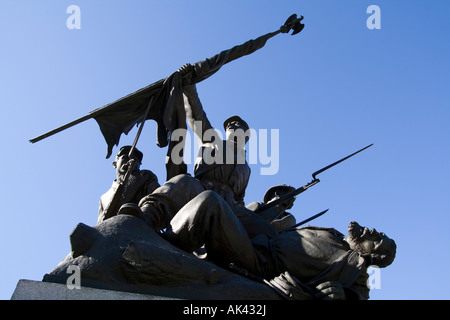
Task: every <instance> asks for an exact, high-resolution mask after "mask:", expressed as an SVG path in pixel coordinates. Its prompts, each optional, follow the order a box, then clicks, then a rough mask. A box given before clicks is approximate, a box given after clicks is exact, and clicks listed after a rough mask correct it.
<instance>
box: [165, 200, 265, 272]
mask: <svg viewBox="0 0 450 320" xmlns="http://www.w3.org/2000/svg"><path fill="white" fill-rule="evenodd" d="M165 238H166V239H167V240H168V241H169V242H171V243H172V244H174V245H175V246H177V247H179V248H180V249H183V250H185V251H187V252H193V251H194V250H195V249H197V248H200V247H201V246H202V245H203V244H205V248H206V251H207V253H208V259H210V260H211V261H213V262H214V263H216V264H217V265H219V266H222V267H227V266H228V265H229V264H230V263H231V262H233V263H234V264H236V265H238V266H240V267H242V268H245V269H247V270H248V271H249V272H252V273H255V274H257V273H259V272H258V271H259V270H258V269H259V265H258V259H257V256H256V253H255V251H254V249H253V246H252V244H251V242H250V239H249V237H248V235H247V231H246V230H245V228H244V227H243V225H242V224H241V223H240V221H239V219H238V218H237V217H236V215H235V214H234V212H233V211H232V210H231V208H230V207H229V206H228V204H227V203H226V202H225V200H223V198H222V197H220V196H219V195H218V194H217V193H215V192H213V191H204V192H202V193H200V194H199V195H198V196H197V197H195V198H194V199H192V200H191V201H190V202H189V203H187V204H186V205H185V206H184V207H183V208H181V210H180V211H178V213H177V214H176V216H175V217H174V218H173V219H172V221H171V222H170V227H169V228H167V231H166V234H165Z"/></svg>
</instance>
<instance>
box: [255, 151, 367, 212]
mask: <svg viewBox="0 0 450 320" xmlns="http://www.w3.org/2000/svg"><path fill="white" fill-rule="evenodd" d="M371 146H373V143H372V144H370V145H368V146H367V147H364V148H362V149H360V150H358V151H356V152H354V153H352V154H351V155H348V156H346V157H344V158H342V159H340V160H338V161H336V162H333V163H332V164H330V165H328V166H326V167H323V168H322V169H319V170H317V171H316V172H314V173H313V174H312V177H313V180H312V181H311V182H310V183H308V184H306V185H304V186H302V187H300V188H298V189H296V190H294V191H291V192H289V193H286V194H284V195H282V196H281V197H280V198H278V199H276V200H274V201H271V202H269V203H266V204H265V205H263V206H261V207H259V208H258V209H256V210H255V212H256V213H260V212H263V211H266V210H268V209H270V208H273V207H275V206H277V205H279V204H280V203H282V202H285V201H287V200H289V199H291V198H292V197H295V196H297V195H299V194H300V193H302V192H304V191H306V190H308V189H309V188H311V187H312V186H314V185H316V184H317V183H319V182H320V180H319V179H317V178H316V176H317V175H318V174H320V173H322V172H324V171H326V170H328V169H330V168H331V167H334V166H335V165H337V164H339V163H341V162H342V161H345V160H347V159H348V158H350V157H353V156H354V155H356V154H357V153H360V152H361V151H363V150H365V149H367V148H369V147H371Z"/></svg>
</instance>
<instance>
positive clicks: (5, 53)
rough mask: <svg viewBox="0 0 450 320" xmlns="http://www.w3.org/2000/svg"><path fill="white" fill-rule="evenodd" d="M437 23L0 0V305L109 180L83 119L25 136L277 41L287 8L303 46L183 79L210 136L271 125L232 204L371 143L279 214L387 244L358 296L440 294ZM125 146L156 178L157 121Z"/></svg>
mask: <svg viewBox="0 0 450 320" xmlns="http://www.w3.org/2000/svg"><path fill="white" fill-rule="evenodd" d="M72 4H75V5H78V6H79V7H80V9H81V29H78V30H77V29H74V30H69V29H68V28H67V25H66V20H67V18H68V17H69V16H70V14H68V13H66V10H67V8H68V7H69V5H72ZM369 5H378V6H379V8H380V9H381V29H374V30H370V29H368V28H367V25H366V20H367V19H368V18H369V17H370V14H368V13H366V10H367V8H368V7H369ZM449 11H450V2H448V1H437V0H435V1H416V0H407V1H406V0H404V1H401V0H398V1H385V0H373V1H365V0H353V1H350V0H347V1H312V0H310V1H267V0H262V1H261V0H259V1H256V0H251V1H235V0H233V1H181V0H180V1H173V0H172V1H162V0H160V1H150V0H149V1H137V0H136V1H82V0H73V1H31V0H30V1H19V0H14V1H13V0H2V1H1V2H0V44H1V47H2V49H1V51H0V70H1V71H0V114H1V122H2V125H1V127H0V130H1V131H0V133H1V134H0V139H1V140H0V141H1V146H2V149H3V156H2V160H1V163H2V168H3V174H2V176H3V177H4V178H3V183H2V184H1V187H0V191H1V192H0V195H1V199H2V209H1V216H2V219H1V223H0V237H1V238H0V246H1V252H2V259H1V263H0V299H9V298H10V297H11V295H12V293H13V291H14V289H15V286H16V284H17V282H18V280H19V279H30V280H41V279H42V277H43V275H44V274H45V273H47V272H49V271H51V270H52V269H53V268H54V267H55V266H56V265H57V264H58V263H59V262H60V261H61V260H62V259H63V258H64V257H65V256H66V255H67V254H68V253H69V251H70V244H69V234H70V232H71V231H72V230H73V228H74V227H75V226H76V224H77V223H79V222H83V223H85V224H88V225H94V224H95V223H96V218H97V204H98V200H99V197H100V195H101V194H103V193H104V192H105V191H106V190H108V188H109V187H110V185H111V183H112V181H113V179H114V177H115V172H114V169H113V167H112V166H111V163H112V161H113V159H112V158H110V159H105V155H106V143H105V142H104V139H103V137H102V135H101V133H100V130H99V129H98V125H97V123H96V122H95V121H94V120H89V121H87V122H84V123H82V124H79V125H77V126H75V127H73V128H70V129H68V130H66V131H64V132H61V133H59V134H57V135H55V136H52V137H50V138H47V139H45V140H43V141H40V142H38V143H36V144H30V143H29V142H28V140H29V139H31V138H34V137H35V136H38V135H40V134H42V133H44V132H46V131H49V130H51V129H54V128H56V127H58V126H60V125H62V124H65V123H66V122H69V121H72V120H74V119H76V118H78V117H81V116H83V115H85V114H87V113H88V112H90V111H92V110H94V109H96V108H98V107H101V106H103V105H105V104H107V103H110V102H112V101H114V100H116V99H118V98H120V97H122V96H124V95H127V94H129V93H131V92H133V91H136V90H138V89H140V88H142V87H144V86H146V85H148V84H150V83H152V82H154V81H157V80H159V79H161V78H164V77H166V76H168V75H170V74H171V73H172V72H174V71H175V70H177V69H178V68H179V67H180V66H182V65H183V64H185V63H187V62H190V63H194V62H197V61H199V60H202V59H204V58H206V57H210V56H212V55H214V54H216V53H218V52H220V51H222V50H224V49H228V48H231V47H232V46H234V45H237V44H240V43H243V42H245V41H247V40H249V39H251V38H256V37H258V36H260V35H262V34H264V33H267V32H271V31H275V30H276V29H278V27H279V26H280V25H282V24H283V23H284V21H285V19H286V18H287V17H288V16H289V15H290V14H292V13H297V14H299V15H300V14H302V15H304V17H305V19H304V23H305V25H306V27H305V29H304V30H303V32H302V33H300V34H298V35H296V36H290V35H285V34H281V35H278V36H277V37H275V38H273V39H271V40H269V42H268V43H267V44H266V46H265V47H264V48H263V49H261V50H260V51H258V52H256V53H254V54H252V55H250V56H247V57H244V58H241V59H239V60H237V61H234V62H232V63H230V64H228V65H226V66H225V67H223V68H222V69H221V70H220V71H219V72H218V73H217V74H215V75H214V76H212V77H211V78H209V79H207V80H206V81H204V82H202V83H200V84H198V91H199V95H200V98H201V99H202V102H203V105H204V108H205V110H206V112H207V114H208V117H209V119H210V121H211V122H212V124H213V125H214V126H215V127H217V128H219V129H220V128H221V124H222V121H223V120H224V119H225V118H227V117H229V116H231V115H234V114H239V115H240V116H242V117H243V118H244V119H246V120H248V123H249V125H250V126H251V127H252V128H255V129H256V130H259V129H266V130H269V132H270V129H278V130H279V170H278V171H277V173H276V174H275V175H261V174H260V168H261V167H264V166H267V165H264V164H263V163H260V162H259V163H256V164H254V165H252V177H251V180H250V184H249V187H248V189H247V194H246V202H247V203H249V202H251V201H254V200H261V199H262V197H263V195H264V193H265V191H266V190H267V189H268V188H269V187H271V186H273V185H276V184H281V183H286V184H290V185H293V186H296V187H299V186H301V185H304V184H306V183H307V182H309V181H310V180H311V173H312V172H314V171H316V170H317V169H319V168H321V167H323V166H325V165H327V164H329V163H331V162H333V161H335V160H337V159H339V158H341V157H343V156H345V155H347V154H349V153H351V152H353V151H355V150H357V149H359V148H362V147H364V146H366V145H368V144H370V143H374V146H373V147H372V148H370V149H368V150H366V151H364V152H363V153H361V154H359V155H358V156H356V157H354V158H352V159H350V160H348V161H346V162H345V163H342V164H341V165H339V166H337V167H335V168H333V169H331V170H329V171H327V172H325V173H323V174H321V175H320V176H319V178H320V179H321V182H320V183H319V184H318V185H316V186H314V187H313V189H310V190H308V191H307V192H305V193H303V194H302V195H301V196H299V197H298V198H297V201H296V204H295V206H294V208H293V209H292V210H291V211H292V213H294V214H295V216H296V217H297V220H302V219H304V218H307V217H309V216H311V215H313V214H315V213H317V212H319V211H322V210H324V209H327V208H329V209H330V211H329V212H328V213H327V214H326V215H325V216H322V217H320V218H318V219H317V220H315V221H313V222H312V223H313V224H315V225H318V226H324V227H334V228H336V229H338V230H340V231H341V232H343V233H346V229H347V225H348V223H349V222H350V221H352V220H356V221H358V222H359V223H360V224H362V225H367V226H369V227H374V228H376V229H377V230H380V231H384V232H385V233H386V234H387V235H388V236H390V237H391V238H393V239H395V241H396V243H397V247H398V248H397V257H396V260H395V261H394V263H393V264H392V265H391V266H389V267H388V268H386V269H382V270H381V289H376V290H372V291H371V297H372V299H448V298H449V297H450V296H449V293H448V290H447V286H446V285H445V284H448V283H449V280H448V279H449V275H448V268H447V267H446V266H448V265H449V264H450V258H449V256H448V252H449V249H450V240H449V236H448V225H449V220H450V218H449V214H450V212H449V208H450V200H449V199H450V197H449V188H448V181H449V180H450V169H449V164H450V143H449V138H450V126H449V120H450V106H449V101H450V90H449V88H450V81H449V71H450V69H449V61H450V59H449V57H450V47H449V46H450V41H449V40H450V27H449V23H448V12H449ZM135 134H136V129H133V131H131V132H130V134H129V135H128V136H123V137H122V139H121V143H120V145H125V144H131V143H132V141H133V139H134V135H135ZM138 148H139V149H140V150H142V151H143V152H144V160H143V165H142V166H143V168H147V169H151V170H153V171H154V172H155V173H156V174H157V175H158V177H159V178H160V182H164V179H165V169H164V157H165V151H166V150H165V149H159V148H158V147H157V146H156V126H155V123H154V122H147V123H146V126H145V128H144V131H143V134H142V137H141V139H140V140H139V144H138ZM269 150H270V148H269ZM116 151H117V149H114V152H116ZM189 169H190V171H191V172H192V166H190V168H189Z"/></svg>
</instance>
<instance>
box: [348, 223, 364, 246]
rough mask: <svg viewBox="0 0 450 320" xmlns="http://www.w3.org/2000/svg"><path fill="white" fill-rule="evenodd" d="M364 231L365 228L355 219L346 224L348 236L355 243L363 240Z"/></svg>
mask: <svg viewBox="0 0 450 320" xmlns="http://www.w3.org/2000/svg"><path fill="white" fill-rule="evenodd" d="M366 231H367V228H364V227H361V226H360V225H359V223H357V222H355V221H352V222H350V224H349V225H348V234H349V238H350V239H351V240H352V241H354V242H356V243H360V242H362V241H363V237H364V235H365V233H366Z"/></svg>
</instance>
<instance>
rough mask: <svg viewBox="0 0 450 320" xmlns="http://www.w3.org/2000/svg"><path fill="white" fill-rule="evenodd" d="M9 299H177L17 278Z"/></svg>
mask: <svg viewBox="0 0 450 320" xmlns="http://www.w3.org/2000/svg"><path fill="white" fill-rule="evenodd" d="M11 300H177V299H174V298H168V297H161V296H155V295H148V294H137V293H129V292H121V291H111V290H103V289H94V288H89V287H81V288H80V289H75V288H74V289H69V288H68V287H67V286H66V285H64V284H59V283H50V282H41V281H32V280H19V282H18V283H17V287H16V289H15V290H14V293H13V295H12V297H11Z"/></svg>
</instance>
